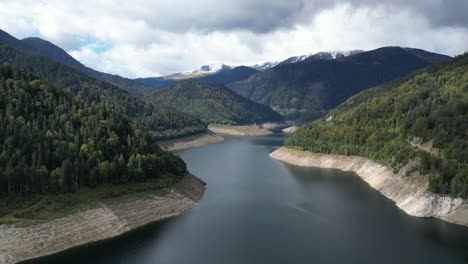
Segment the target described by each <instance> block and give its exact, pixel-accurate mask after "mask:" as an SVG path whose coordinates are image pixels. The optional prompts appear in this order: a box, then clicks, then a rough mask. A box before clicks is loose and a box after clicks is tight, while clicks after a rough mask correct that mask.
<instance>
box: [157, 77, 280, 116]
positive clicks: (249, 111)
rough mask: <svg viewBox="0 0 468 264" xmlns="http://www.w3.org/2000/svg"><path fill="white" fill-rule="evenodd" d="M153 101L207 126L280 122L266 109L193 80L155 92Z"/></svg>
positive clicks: (238, 96) (227, 91)
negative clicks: (172, 108)
mask: <svg viewBox="0 0 468 264" xmlns="http://www.w3.org/2000/svg"><path fill="white" fill-rule="evenodd" d="M152 99H153V100H154V102H155V103H156V104H167V105H169V106H171V107H174V108H175V109H177V110H179V111H181V112H183V113H187V114H190V115H193V116H195V117H197V118H199V119H200V120H202V121H204V122H205V123H207V124H231V125H240V124H253V123H265V122H282V121H283V118H282V117H281V116H280V115H279V114H278V113H276V112H275V111H273V110H271V109H270V108H269V107H267V106H264V105H261V104H258V103H255V102H252V101H250V100H248V99H246V98H244V97H242V96H240V95H238V94H236V93H234V92H233V91H231V90H229V89H228V88H226V87H225V86H223V85H218V84H209V83H206V82H203V81H199V80H196V79H190V80H184V81H179V82H177V83H174V84H172V85H169V86H166V87H162V88H160V89H156V90H155V91H154V92H153V96H152Z"/></svg>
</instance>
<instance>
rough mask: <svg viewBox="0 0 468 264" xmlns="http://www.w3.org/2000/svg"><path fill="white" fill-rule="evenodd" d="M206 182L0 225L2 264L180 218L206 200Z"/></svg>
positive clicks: (185, 181)
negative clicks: (43, 218)
mask: <svg viewBox="0 0 468 264" xmlns="http://www.w3.org/2000/svg"><path fill="white" fill-rule="evenodd" d="M204 191H205V183H204V182H203V181H201V180H200V179H198V178H196V177H195V176H192V175H187V176H185V177H184V178H182V180H181V181H180V182H179V183H177V184H176V185H175V186H173V187H172V188H168V189H166V190H164V191H163V192H162V194H161V195H159V196H152V197H147V198H138V199H134V200H129V201H126V202H124V203H120V204H102V205H101V206H100V207H98V208H94V209H91V210H88V211H85V212H78V213H75V214H72V215H69V216H67V217H65V218H61V219H55V220H50V221H43V222H37V223H35V224H31V225H28V226H24V227H22V226H20V225H18V224H15V225H1V226H0V263H2V264H10V263H17V262H20V261H23V260H26V259H31V258H37V257H40V256H45V255H49V254H53V253H56V252H59V251H62V250H65V249H68V248H71V247H75V246H79V245H83V244H86V243H90V242H94V241H98V240H103V239H107V238H111V237H115V236H118V235H120V234H123V233H125V232H128V231H130V230H132V229H135V228H137V227H140V226H143V225H146V224H148V223H151V222H155V221H158V220H162V219H166V218H169V217H172V216H176V215H180V214H182V213H184V212H185V211H187V210H189V209H191V208H193V207H195V206H196V205H197V204H198V202H199V201H200V200H201V199H202V197H203V194H204Z"/></svg>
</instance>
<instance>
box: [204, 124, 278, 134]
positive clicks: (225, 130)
mask: <svg viewBox="0 0 468 264" xmlns="http://www.w3.org/2000/svg"><path fill="white" fill-rule="evenodd" d="M208 129H209V130H211V131H213V132H215V133H216V134H220V135H232V136H267V135H271V134H273V132H272V131H270V130H267V129H265V128H261V127H259V126H254V125H251V126H247V125H246V126H225V125H209V126H208Z"/></svg>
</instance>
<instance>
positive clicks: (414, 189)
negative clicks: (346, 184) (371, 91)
mask: <svg viewBox="0 0 468 264" xmlns="http://www.w3.org/2000/svg"><path fill="white" fill-rule="evenodd" d="M269 156H270V157H271V158H273V159H276V160H280V161H283V162H286V163H289V164H293V165H297V166H303V167H318V168H328V169H339V170H342V171H352V172H355V173H356V174H357V175H358V176H359V177H360V178H361V179H363V180H364V181H365V182H367V183H368V184H369V185H370V186H371V187H372V188H374V189H376V190H378V191H379V192H380V193H381V194H382V195H384V196H386V197H387V198H389V199H391V200H392V201H393V202H394V203H395V205H396V206H398V207H399V208H400V209H402V210H403V211H404V212H406V213H407V214H409V215H412V216H416V217H434V218H438V219H441V220H444V221H447V222H449V223H453V224H458V225H462V226H465V227H468V203H467V202H466V201H464V200H463V199H462V198H452V197H449V196H443V195H439V194H435V193H432V192H430V191H428V190H427V188H428V181H427V178H426V177H423V176H418V175H409V176H406V175H405V171H400V172H398V173H394V172H393V170H392V169H390V168H388V167H386V166H384V165H381V164H378V163H376V162H374V161H371V160H368V159H365V158H362V157H356V156H340V155H322V154H315V153H312V152H308V151H302V150H296V149H291V148H286V147H281V148H279V149H277V150H275V151H274V152H272V153H270V155H269Z"/></svg>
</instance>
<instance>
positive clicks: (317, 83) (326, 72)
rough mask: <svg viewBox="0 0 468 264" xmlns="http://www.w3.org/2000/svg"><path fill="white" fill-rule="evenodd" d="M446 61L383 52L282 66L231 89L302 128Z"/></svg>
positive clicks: (398, 50) (424, 54)
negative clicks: (355, 99) (360, 94)
mask: <svg viewBox="0 0 468 264" xmlns="http://www.w3.org/2000/svg"><path fill="white" fill-rule="evenodd" d="M448 59H450V57H448V56H444V55H440V54H435V53H430V52H427V51H423V50H416V49H405V48H400V47H385V48H380V49H377V50H373V51H368V52H362V53H359V54H357V55H353V56H348V57H343V58H338V59H334V60H319V61H310V62H300V63H294V64H284V65H279V66H276V67H274V68H271V69H268V70H265V71H262V72H259V73H257V74H254V75H253V76H251V77H250V78H249V79H247V80H245V81H240V82H235V83H231V84H229V85H228V87H229V88H231V89H232V90H233V91H235V92H236V93H239V94H240V95H243V96H245V97H247V98H250V99H251V100H253V101H255V102H259V103H262V104H265V105H268V106H270V107H271V108H272V109H273V110H276V111H278V112H279V113H280V114H282V115H283V116H285V118H286V119H287V120H293V121H295V122H296V123H299V124H301V123H303V122H305V121H311V120H314V119H316V118H318V117H320V116H323V115H324V114H326V113H327V112H328V111H329V110H331V109H333V108H334V107H336V106H337V105H338V104H340V103H342V102H344V101H345V100H346V99H348V98H349V97H351V96H352V95H354V94H356V93H358V92H360V91H363V90H365V89H368V88H370V87H372V86H375V85H378V84H381V83H384V82H387V81H390V80H393V79H395V78H398V77H402V76H404V75H406V74H408V73H410V72H412V71H414V70H417V69H420V68H423V67H426V66H429V65H431V64H433V63H434V62H437V61H444V60H448Z"/></svg>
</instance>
